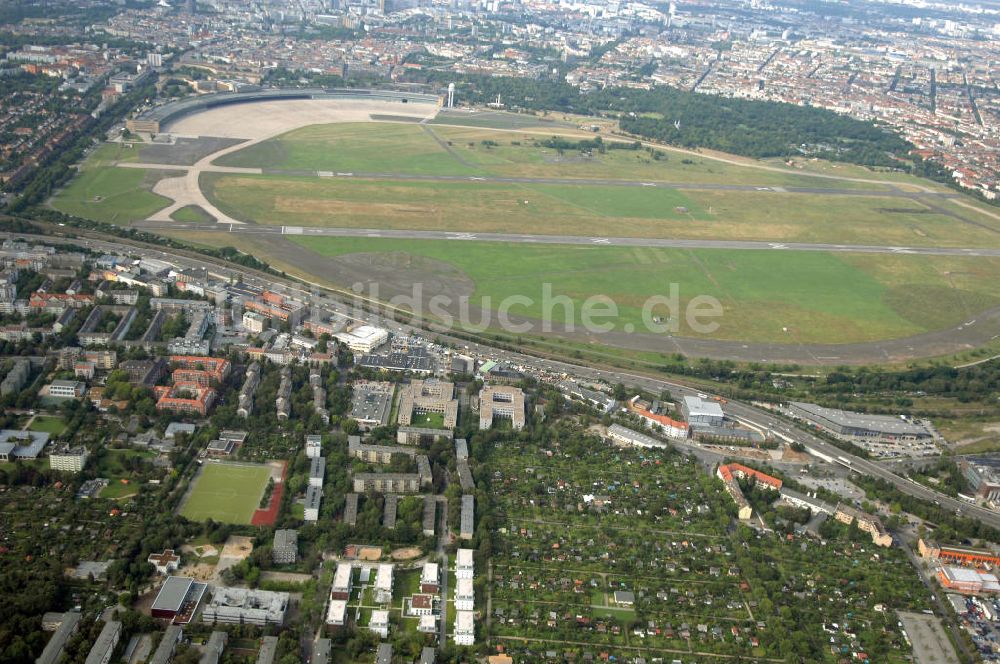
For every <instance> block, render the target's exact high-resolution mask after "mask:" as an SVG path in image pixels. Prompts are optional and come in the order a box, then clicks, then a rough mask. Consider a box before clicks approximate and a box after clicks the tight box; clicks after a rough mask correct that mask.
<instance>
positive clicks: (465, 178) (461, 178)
mask: <svg viewBox="0 0 1000 664" xmlns="http://www.w3.org/2000/svg"><path fill="white" fill-rule="evenodd" d="M214 168H215V167H210V168H209V169H207V170H213V169H214ZM245 170H250V169H245ZM229 172H234V171H233V170H231V171H229ZM260 172H261V173H263V174H264V175H290V176H296V177H327V178H341V179H347V178H356V179H359V180H413V181H415V182H478V183H480V184H550V185H551V184H554V185H567V186H588V187H650V188H661V189H688V190H697V191H757V192H773V193H782V194H822V195H829V196H884V197H890V198H955V197H958V196H959V195H960V194H957V193H953V192H943V191H942V192H939V191H906V190H904V189H899V188H896V187H890V188H888V189H858V188H850V187H839V188H838V187H831V188H828V187H789V186H782V187H779V186H765V185H752V184H723V183H713V182H663V181H660V180H616V179H608V178H546V177H501V176H495V175H481V176H480V175H419V174H408V173H368V172H338V171H308V170H288V169H280V168H264V169H261V171H260Z"/></svg>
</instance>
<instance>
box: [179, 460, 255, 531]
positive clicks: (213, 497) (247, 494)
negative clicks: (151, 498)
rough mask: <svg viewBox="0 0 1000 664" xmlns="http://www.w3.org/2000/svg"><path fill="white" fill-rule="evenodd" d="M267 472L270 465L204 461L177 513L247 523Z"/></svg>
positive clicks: (198, 518)
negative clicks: (205, 462)
mask: <svg viewBox="0 0 1000 664" xmlns="http://www.w3.org/2000/svg"><path fill="white" fill-rule="evenodd" d="M270 476H271V468H270V466H265V465H244V464H241V465H234V464H225V463H207V464H205V465H204V466H203V467H202V469H201V472H200V473H199V474H198V476H197V478H196V479H195V484H194V487H193V488H192V489H191V492H190V493H189V494H188V496H187V499H186V500H185V501H184V505H183V506H182V507H181V511H180V514H181V516H183V517H185V518H188V519H191V520H192V521H204V520H205V519H214V520H215V521H220V522H222V523H236V524H247V523H250V519H251V517H253V513H254V511H256V509H257V507H258V506H259V505H260V498H261V496H263V495H264V487H266V486H267V480H268V478H269V477H270Z"/></svg>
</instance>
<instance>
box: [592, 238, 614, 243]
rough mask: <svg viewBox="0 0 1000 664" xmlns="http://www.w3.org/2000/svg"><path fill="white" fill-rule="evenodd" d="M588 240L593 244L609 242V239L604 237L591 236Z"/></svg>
mask: <svg viewBox="0 0 1000 664" xmlns="http://www.w3.org/2000/svg"><path fill="white" fill-rule="evenodd" d="M590 241H591V242H593V243H594V244H611V240H609V239H608V238H606V237H592V238H590Z"/></svg>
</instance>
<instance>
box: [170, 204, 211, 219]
mask: <svg viewBox="0 0 1000 664" xmlns="http://www.w3.org/2000/svg"><path fill="white" fill-rule="evenodd" d="M170 218H171V219H173V220H174V221H186V222H191V223H196V224H197V223H202V222H205V223H209V222H212V221H215V217H213V216H212V215H210V214H209V213H207V212H205V211H204V210H203V209H201V207H199V206H197V205H188V206H186V207H182V208H181V209H179V210H177V211H176V212H174V213H173V214H172V215H170Z"/></svg>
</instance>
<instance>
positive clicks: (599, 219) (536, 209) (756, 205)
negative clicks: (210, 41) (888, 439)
mask: <svg viewBox="0 0 1000 664" xmlns="http://www.w3.org/2000/svg"><path fill="white" fill-rule="evenodd" d="M201 186H202V188H203V190H204V191H205V193H206V195H207V196H208V198H209V200H211V201H212V202H213V203H215V204H216V205H217V206H218V207H219V208H220V209H221V210H222V211H224V212H226V213H227V214H229V215H231V216H232V217H234V218H236V219H241V220H244V221H251V222H256V223H261V224H281V225H299V226H333V227H343V228H385V229H407V230H445V231H456V232H471V233H476V232H479V233H487V232H492V233H529V234H541V235H562V234H567V235H583V236H595V237H597V236H625V237H650V238H677V239H714V240H751V241H768V242H809V243H812V242H820V243H823V242H825V243H831V244H880V245H888V246H904V247H905V246H940V247H949V246H951V247H973V246H975V247H988V246H1000V220H990V219H989V218H988V217H985V216H984V213H981V212H979V211H977V210H971V209H962V208H959V207H957V206H956V207H955V210H954V212H955V213H957V214H959V215H961V216H962V217H964V218H965V219H968V220H969V223H967V222H964V221H962V220H960V219H957V218H955V217H951V216H947V215H945V214H942V213H939V212H937V211H935V210H932V209H930V208H928V207H927V206H926V205H924V204H922V203H921V202H920V201H918V200H914V199H905V198H887V197H877V196H838V195H824V194H795V193H781V192H774V191H721V190H720V191H715V190H680V189H673V188H666V187H619V186H599V185H567V184H534V183H532V184H518V183H496V182H418V181H384V180H383V181H379V180H364V179H357V178H350V179H347V178H315V177H293V176H285V175H234V174H225V173H206V174H203V175H202V178H201ZM938 203H947V201H935V204H938ZM947 204H948V205H951V203H947ZM947 209H948V211H949V212H951V211H952V210H951V209H950V208H947ZM959 229H960V230H961V232H958V231H959Z"/></svg>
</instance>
